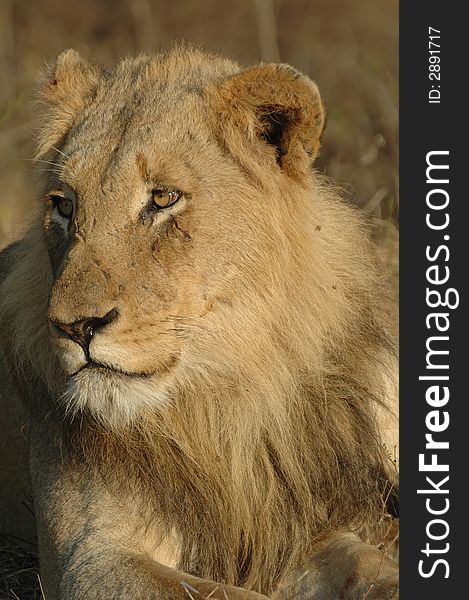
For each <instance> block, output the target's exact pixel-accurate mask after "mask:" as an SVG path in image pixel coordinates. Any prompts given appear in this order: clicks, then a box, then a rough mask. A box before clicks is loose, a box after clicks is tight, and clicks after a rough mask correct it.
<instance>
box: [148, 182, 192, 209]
mask: <svg viewBox="0 0 469 600" xmlns="http://www.w3.org/2000/svg"><path fill="white" fill-rule="evenodd" d="M158 195H159V196H171V199H170V201H169V202H168V203H167V204H159V203H158V201H157V199H156V198H157V197H158ZM183 196H184V192H182V191H181V190H178V189H174V188H167V187H164V186H160V187H155V188H153V189H152V190H151V203H152V205H151V208H152V210H155V211H160V210H165V209H166V208H171V206H174V205H175V204H176V203H177V202H179V200H180V199H181V198H182V197H183Z"/></svg>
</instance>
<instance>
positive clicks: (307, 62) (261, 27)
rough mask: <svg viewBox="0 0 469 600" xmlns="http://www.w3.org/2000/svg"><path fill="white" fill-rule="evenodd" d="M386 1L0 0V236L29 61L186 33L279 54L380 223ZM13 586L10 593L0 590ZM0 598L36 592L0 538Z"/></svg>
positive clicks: (389, 80) (358, 198) (335, 164)
mask: <svg viewBox="0 0 469 600" xmlns="http://www.w3.org/2000/svg"><path fill="white" fill-rule="evenodd" d="M397 7H398V2H397V0H238V1H237V2H232V1H231V0H230V1H228V0H197V1H196V0H179V1H175V2H172V3H168V2H167V1H166V0H127V1H124V0H80V2H73V3H70V2H63V1H62V0H41V2H31V1H30V0H1V2H0V40H1V41H0V77H1V81H2V85H1V86H0V182H1V197H0V246H1V245H2V244H4V243H5V242H6V241H7V240H8V239H9V238H11V237H13V236H14V232H15V231H17V229H18V227H21V225H22V223H23V221H24V220H26V219H25V216H27V214H28V212H29V209H30V207H31V206H32V203H33V202H34V201H35V200H34V197H35V186H34V183H33V182H34V178H33V176H32V167H31V164H30V163H29V162H28V160H25V159H29V158H30V157H31V156H32V153H33V142H32V130H33V129H34V127H35V121H34V114H33V111H32V107H31V102H30V100H31V98H32V90H33V87H34V82H35V78H36V74H37V71H38V70H39V69H41V68H42V67H43V65H44V61H45V60H46V59H47V60H52V59H53V58H54V56H55V55H57V53H58V52H60V51H61V50H63V49H64V48H67V47H75V48H77V49H78V50H79V51H80V52H82V53H83V54H84V55H85V56H87V57H89V58H92V59H94V60H97V61H100V62H102V63H104V64H112V63H113V62H114V61H115V60H116V59H117V58H118V57H120V56H122V55H125V54H134V53H136V52H139V51H149V52H151V51H158V50H159V49H160V48H161V47H162V46H165V45H168V44H170V43H171V42H172V41H173V40H177V39H181V38H184V39H188V40H191V41H192V42H193V43H195V44H200V45H201V46H203V47H204V48H207V49H208V50H211V51H215V52H221V53H223V54H226V55H228V56H232V57H234V58H235V59H237V60H239V61H240V62H241V63H243V64H251V63H253V62H256V61H259V60H265V61H271V60H281V61H284V62H290V63H292V64H293V65H295V66H296V67H298V68H300V69H301V70H303V71H304V72H305V73H307V74H308V75H310V76H311V77H312V78H314V79H315V80H316V81H317V83H318V84H319V86H320V89H321V92H322V95H323V97H324V100H325V103H326V106H327V107H328V125H327V128H326V133H325V135H324V138H323V149H322V154H321V156H320V158H319V161H318V166H319V168H320V169H321V170H323V171H325V172H326V173H327V174H328V175H330V176H331V177H332V178H333V179H335V180H336V181H338V182H339V183H341V184H342V185H343V186H344V189H345V192H346V195H347V196H348V197H349V198H350V199H351V200H352V201H354V202H356V203H358V204H359V205H360V206H363V207H365V209H366V210H369V211H370V212H372V213H373V214H374V215H376V216H378V217H381V218H383V219H385V221H386V222H388V223H397V217H398V171H397V160H398V159H397V152H398V145H397V142H398V138H397V134H398V129H397V127H398V106H397V97H398V92H397V78H398V73H397V40H398V31H397V9H398V8H397ZM10 590H13V592H10ZM0 598H1V599H2V600H3V598H19V599H20V600H31V599H32V598H40V590H39V587H38V585H37V579H36V556H35V554H34V552H33V551H32V549H31V548H28V547H25V546H24V545H22V544H21V543H20V542H19V541H18V540H13V539H11V538H9V539H6V538H0Z"/></svg>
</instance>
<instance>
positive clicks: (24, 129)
mask: <svg viewBox="0 0 469 600" xmlns="http://www.w3.org/2000/svg"><path fill="white" fill-rule="evenodd" d="M397 17H398V2H397V0H236V1H233V0H232V1H226V0H173V1H172V2H169V1H168V0H77V1H75V2H70V1H69V2H63V0H36V1H34V2H31V0H0V77H1V86H0V186H1V197H0V244H1V245H4V243H5V242H6V241H7V240H8V239H10V238H12V237H14V234H15V231H16V230H17V228H18V226H20V225H21V221H22V216H23V215H24V212H23V211H24V209H25V208H27V207H28V205H30V203H32V202H34V196H35V187H34V177H33V176H32V175H33V169H34V166H33V165H32V164H31V163H30V162H29V161H28V160H27V159H30V158H31V157H32V155H33V148H34V143H33V137H34V136H33V132H34V129H35V127H36V122H35V115H34V105H33V101H32V100H33V91H34V86H35V82H36V80H37V75H38V72H39V71H40V70H41V69H42V68H43V67H44V65H45V62H46V61H47V62H52V61H53V60H54V58H55V57H56V55H57V54H58V53H59V52H60V51H61V50H63V49H65V48H68V47H73V48H76V49H77V50H79V51H80V52H81V53H82V54H83V55H84V56H85V57H87V58H89V59H91V60H94V61H98V62H101V63H103V64H104V65H112V64H113V63H114V62H115V61H116V60H118V59H119V58H120V57H122V56H125V55H128V54H135V53H136V52H141V51H144V52H157V51H158V50H160V49H161V48H164V47H167V46H168V45H170V44H171V42H172V41H174V40H181V39H185V40H189V41H191V42H192V43H194V44H196V45H200V46H201V47H203V48H206V49H208V50H210V51H213V52H219V53H222V54H225V55H227V56H229V57H231V58H234V59H235V60H237V61H239V62H240V63H241V64H243V65H246V66H247V65H249V64H252V63H255V62H257V61H260V60H263V61H283V62H289V63H291V64H292V65H294V66H296V67H297V68H299V69H300V70H302V71H304V72H305V73H306V74H308V75H309V76H310V77H312V78H313V79H314V80H315V81H316V82H317V83H318V85H319V88H320V90H321V93H322V96H323V98H324V101H325V104H326V106H327V109H328V123H327V128H326V131H325V134H324V137H323V146H322V151H321V155H320V157H319V161H318V163H317V166H318V168H319V169H320V170H322V171H324V172H326V173H327V174H328V175H329V176H330V177H332V178H333V179H334V180H336V181H337V182H338V183H340V184H341V185H342V186H343V187H344V190H345V194H346V196H347V197H348V198H350V199H351V200H353V201H354V202H357V203H358V204H359V205H360V206H363V207H365V208H366V209H367V210H369V211H371V212H372V213H373V214H375V215H376V216H379V217H383V218H384V219H386V220H390V221H394V222H395V221H396V220H397V213H398V199H397V197H398V178H397V159H398V157H397V151H398V148H397V141H398V140H397V135H398V106H397V101H398V90H397V80H398V73H397V68H398V53H397V42H398V28H397Z"/></svg>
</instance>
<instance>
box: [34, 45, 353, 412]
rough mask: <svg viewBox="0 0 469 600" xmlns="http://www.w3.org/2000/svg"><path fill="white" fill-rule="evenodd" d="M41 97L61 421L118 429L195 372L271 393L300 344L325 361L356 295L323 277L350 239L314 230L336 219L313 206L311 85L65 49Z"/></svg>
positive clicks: (208, 66)
mask: <svg viewBox="0 0 469 600" xmlns="http://www.w3.org/2000/svg"><path fill="white" fill-rule="evenodd" d="M41 94H42V98H43V100H44V101H45V102H46V113H45V123H44V125H43V127H42V129H41V132H40V136H39V155H40V156H44V155H47V157H48V160H49V161H50V162H52V163H53V165H52V167H51V173H50V177H49V178H48V181H47V184H46V188H45V191H44V203H45V207H46V208H45V216H44V227H45V241H46V246H47V250H48V253H49V257H50V263H51V266H52V272H53V284H52V289H51V295H50V301H49V307H48V318H49V322H50V334H51V339H52V341H53V346H54V349H55V352H56V353H57V356H58V358H59V361H60V364H61V366H62V368H63V370H64V372H65V374H66V376H67V378H68V383H67V390H66V393H65V398H66V401H67V403H69V406H70V407H72V408H73V409H80V410H91V411H92V412H94V413H95V414H96V415H97V416H98V417H100V418H101V419H103V420H105V421H108V422H111V421H116V422H118V423H122V421H123V420H124V421H128V420H132V419H133V418H134V417H135V415H136V414H138V412H139V410H140V409H141V408H142V407H146V408H148V407H151V406H152V405H154V404H164V403H165V402H167V401H168V400H169V399H170V398H171V391H172V390H173V389H174V388H175V386H178V385H179V386H181V385H182V386H184V385H185V382H188V381H191V377H192V373H194V372H195V373H196V374H197V376H206V377H208V378H210V377H212V376H213V374H214V373H213V371H215V372H216V374H218V375H223V374H225V375H226V376H227V381H228V380H229V381H231V380H232V378H233V375H235V377H236V380H237V381H238V383H239V385H249V386H254V387H255V385H256V382H255V381H253V378H252V371H254V370H255V371H256V372H259V371H264V372H265V373H266V375H265V377H266V379H267V381H268V380H269V379H270V377H271V376H270V374H269V375H267V371H268V372H269V373H270V372H273V373H279V372H280V373H283V372H284V371H286V370H288V369H289V367H290V365H288V362H289V361H292V360H297V359H296V358H295V359H293V356H296V355H301V354H302V353H304V352H305V349H306V348H307V353H308V354H309V355H310V356H308V357H306V356H302V357H301V359H303V360H304V359H306V360H307V363H309V365H308V366H309V367H311V363H312V362H313V363H314V362H317V361H318V360H320V355H321V352H322V351H323V348H321V347H320V344H318V341H317V340H318V339H323V338H324V337H325V336H326V335H327V336H329V335H332V334H333V331H334V330H337V329H340V328H341V327H342V320H343V318H344V316H345V311H347V310H349V307H347V306H346V300H347V296H349V295H350V294H352V293H353V289H351V287H350V286H351V283H350V282H349V281H347V278H348V276H349V273H348V270H349V267H348V265H347V264H343V263H342V264H340V265H339V266H338V267H335V266H334V265H333V264H331V259H332V258H333V254H334V252H338V251H339V248H340V240H338V239H337V238H338V237H339V238H340V237H342V238H343V237H344V236H345V235H346V234H345V233H344V232H343V231H340V229H338V228H337V229H335V224H334V222H332V223H330V222H329V223H327V224H324V226H323V223H324V217H325V211H326V210H327V212H329V213H330V212H332V213H334V212H338V211H340V207H337V206H327V207H326V206H322V204H323V203H324V202H327V200H326V201H324V200H322V199H321V200H318V190H317V187H318V183H317V178H315V176H314V175H313V173H312V171H311V165H312V161H313V160H314V157H315V155H316V153H317V149H318V146H319V138H320V135H321V131H322V127H323V122H324V110H323V107H322V104H321V99H320V97H319V93H318V90H317V88H316V86H315V85H314V84H313V83H312V82H311V81H310V80H309V79H308V78H307V77H305V76H303V75H302V74H300V73H298V72H297V71H295V70H293V69H292V68H290V67H288V66H286V65H271V64H266V65H260V66H257V67H254V68H251V69H248V70H246V71H240V70H239V68H238V67H237V66H236V65H235V64H234V63H232V62H229V61H227V60H224V59H220V58H216V57H210V58H208V57H207V56H206V55H205V54H202V53H198V52H188V51H184V50H179V51H175V52H173V53H171V54H169V55H167V56H162V57H159V58H149V57H140V58H137V59H134V60H126V61H124V62H123V63H122V64H120V65H119V66H118V67H117V68H116V70H115V71H114V72H112V73H106V72H104V71H102V70H100V69H99V68H97V67H94V66H92V65H90V64H88V63H87V62H85V61H84V60H83V59H82V58H81V57H80V56H79V55H78V54H77V53H76V52H74V51H67V52H65V53H63V54H62V55H61V56H60V57H59V59H58V62H57V64H56V66H55V67H54V68H53V69H52V71H51V72H50V73H49V74H48V76H47V79H46V81H45V83H44V85H43V88H42V92H41ZM349 212H350V213H351V212H352V211H349ZM348 218H349V219H350V220H351V221H352V222H353V220H354V215H353V213H352V214H350V215H349V217H348ZM349 229H350V230H352V227H349ZM361 243H362V244H363V242H361ZM353 244H354V245H356V244H360V241H359V240H354V242H353ZM329 245H330V247H329ZM357 250H358V251H359V248H357ZM331 253H332V255H331ZM341 260H342V258H341ZM350 262H351V261H350ZM355 268H356V269H357V268H360V265H357V266H356V267H355ZM341 278H342V280H341ZM312 328H314V331H313V330H312ZM318 330H320V331H318ZM301 359H300V360H301ZM306 366H307V365H305V367H306ZM253 367H254V368H253ZM224 371H226V373H224ZM263 383H265V382H263ZM272 384H273V385H276V384H277V382H272ZM294 384H295V382H294V381H289V382H288V385H294Z"/></svg>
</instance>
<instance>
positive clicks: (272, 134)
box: [217, 64, 325, 175]
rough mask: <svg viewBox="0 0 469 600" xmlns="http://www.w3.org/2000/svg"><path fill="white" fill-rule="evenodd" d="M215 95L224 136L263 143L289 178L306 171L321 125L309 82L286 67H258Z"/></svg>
mask: <svg viewBox="0 0 469 600" xmlns="http://www.w3.org/2000/svg"><path fill="white" fill-rule="evenodd" d="M217 92H218V97H219V100H220V101H221V104H220V107H219V110H220V112H221V113H222V114H221V115H220V116H221V117H222V120H221V122H222V125H221V126H222V128H224V130H225V131H227V128H229V127H234V128H236V129H237V131H238V134H239V133H240V132H241V133H242V135H244V137H248V138H249V139H250V140H251V141H255V140H256V139H257V140H261V141H262V142H264V144H265V145H266V146H268V150H269V153H270V155H271V157H273V158H274V159H275V160H276V161H277V163H278V164H279V166H280V167H281V168H282V169H283V170H284V171H286V172H287V173H289V174H291V175H296V174H300V173H301V172H304V171H305V170H307V169H309V167H310V166H311V163H312V162H313V160H314V159H315V157H316V156H317V153H318V150H319V146H320V138H321V133H322V130H323V127H324V121H325V110H324V106H323V104H322V101H321V96H320V94H319V91H318V88H317V86H316V84H315V83H313V81H311V79H309V78H308V77H307V76H306V75H303V74H302V73H300V72H299V71H297V70H296V69H294V68H293V67H290V66H289V65H285V64H260V65H257V66H255V67H252V68H250V69H247V70H245V71H242V72H241V73H238V74H237V75H234V76H232V77H230V78H229V79H227V80H225V81H223V82H222V83H221V84H219V86H218V89H217ZM227 133H228V137H230V132H227ZM234 145H235V146H236V142H235V144H234Z"/></svg>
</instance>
